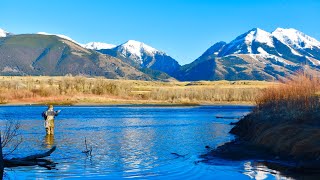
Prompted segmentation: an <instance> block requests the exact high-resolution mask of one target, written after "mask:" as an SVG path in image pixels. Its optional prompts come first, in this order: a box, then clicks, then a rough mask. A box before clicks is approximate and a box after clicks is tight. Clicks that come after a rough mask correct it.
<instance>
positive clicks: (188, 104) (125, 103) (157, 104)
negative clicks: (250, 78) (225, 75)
mask: <svg viewBox="0 0 320 180" xmlns="http://www.w3.org/2000/svg"><path fill="white" fill-rule="evenodd" d="M49 104H53V105H55V106H158V107H175V106H216V105H222V106H223V105H234V106H255V104H254V103H249V102H248V103H247V102H214V103H166V102H159V103H153V102H138V103H133V102H106V103H70V104H59V103H47V102H43V103H42V102H41V103H34V102H15V103H4V104H0V107H1V106H44V105H49Z"/></svg>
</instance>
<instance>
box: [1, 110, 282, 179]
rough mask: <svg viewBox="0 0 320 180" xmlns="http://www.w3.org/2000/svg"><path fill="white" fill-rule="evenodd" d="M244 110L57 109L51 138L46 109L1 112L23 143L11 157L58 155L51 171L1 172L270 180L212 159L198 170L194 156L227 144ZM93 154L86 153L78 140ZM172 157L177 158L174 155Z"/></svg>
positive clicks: (11, 174) (259, 171)
mask: <svg viewBox="0 0 320 180" xmlns="http://www.w3.org/2000/svg"><path fill="white" fill-rule="evenodd" d="M251 108H252V107H249V106H194V107H157V106H93V107H92V106H62V107H59V106H57V107H55V109H57V110H58V109H60V110H61V114H60V115H59V116H58V117H57V118H56V121H55V124H56V127H55V136H54V139H52V138H51V139H50V138H47V137H46V136H45V129H44V127H43V119H42V117H41V113H42V112H43V111H44V110H46V107H45V106H0V125H1V127H2V128H3V127H4V123H5V121H6V120H15V121H18V122H19V123H20V124H21V128H20V133H21V137H22V138H23V143H22V144H21V145H20V146H19V148H18V150H16V151H15V152H14V154H12V156H21V155H26V154H33V153H37V152H42V151H45V150H48V149H49V148H51V147H52V146H53V145H56V146H57V150H56V151H55V152H54V153H53V154H52V155H51V156H50V157H48V158H49V159H50V160H52V161H54V162H56V163H58V164H57V169H55V170H47V169H45V168H42V167H17V168H12V169H6V170H5V171H6V172H5V176H6V177H8V178H10V179H35V178H38V179H62V178H69V179H122V178H137V179H252V178H256V179H275V178H279V177H280V178H281V175H280V174H279V173H277V172H274V171H271V170H268V169H267V168H266V167H254V166H253V165H252V163H251V162H250V161H248V162H247V161H227V160H222V159H217V160H216V162H214V163H213V164H207V163H202V162H200V163H197V161H199V160H201V159H200V158H199V155H201V154H205V153H206V152H208V150H207V149H206V148H205V146H207V145H208V146H210V147H212V148H215V147H217V146H219V145H221V144H223V143H225V142H228V141H230V140H232V139H233V138H234V137H233V136H232V135H230V134H228V132H229V130H230V129H231V128H232V126H231V125H229V123H230V122H235V121H236V120H232V119H217V118H216V116H228V117H241V116H243V115H245V114H247V113H248V112H249V111H250V110H251ZM85 138H86V139H87V142H88V146H89V147H92V149H93V151H92V155H91V156H87V155H86V154H84V153H82V151H83V150H85V143H84V139H85ZM172 153H177V154H179V155H183V156H177V155H175V154H172Z"/></svg>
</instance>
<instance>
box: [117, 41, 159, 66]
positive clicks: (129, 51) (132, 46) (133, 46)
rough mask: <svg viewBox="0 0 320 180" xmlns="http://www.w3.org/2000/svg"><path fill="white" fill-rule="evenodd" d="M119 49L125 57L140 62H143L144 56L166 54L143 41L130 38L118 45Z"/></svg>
mask: <svg viewBox="0 0 320 180" xmlns="http://www.w3.org/2000/svg"><path fill="white" fill-rule="evenodd" d="M116 49H117V51H118V52H120V53H121V54H122V55H123V56H125V57H130V58H131V59H132V60H133V61H135V62H136V63H138V64H143V63H144V61H143V59H144V56H152V57H154V56H155V55H156V54H161V55H162V54H165V53H164V52H161V51H159V50H157V49H155V48H153V47H151V46H148V45H146V44H144V43H142V42H139V41H135V40H129V41H127V42H125V43H123V44H121V45H120V46H118V47H116Z"/></svg>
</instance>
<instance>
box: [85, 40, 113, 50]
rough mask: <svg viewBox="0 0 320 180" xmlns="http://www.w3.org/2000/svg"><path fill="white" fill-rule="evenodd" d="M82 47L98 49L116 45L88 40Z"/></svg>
mask: <svg viewBox="0 0 320 180" xmlns="http://www.w3.org/2000/svg"><path fill="white" fill-rule="evenodd" d="M83 47H84V48H87V49H93V50H100V49H112V48H114V47H116V45H114V44H107V43H102V42H89V43H87V44H83Z"/></svg>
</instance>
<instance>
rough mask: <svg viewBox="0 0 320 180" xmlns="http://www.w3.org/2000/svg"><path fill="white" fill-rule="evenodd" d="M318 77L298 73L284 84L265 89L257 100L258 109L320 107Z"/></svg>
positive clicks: (298, 109)
mask: <svg viewBox="0 0 320 180" xmlns="http://www.w3.org/2000/svg"><path fill="white" fill-rule="evenodd" d="M319 90H320V80H319V78H318V77H313V76H309V75H306V74H298V75H297V76H295V77H294V78H293V79H288V80H285V81H284V82H283V83H282V84H280V85H277V86H273V87H270V88H268V89H265V90H264V91H263V92H262V93H261V94H260V96H258V98H257V100H256V104H257V107H258V109H263V108H267V109H270V108H271V109H273V110H274V111H278V110H286V111H292V110H294V111H313V110H318V108H319V107H320V102H319V97H318V95H317V92H319Z"/></svg>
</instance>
